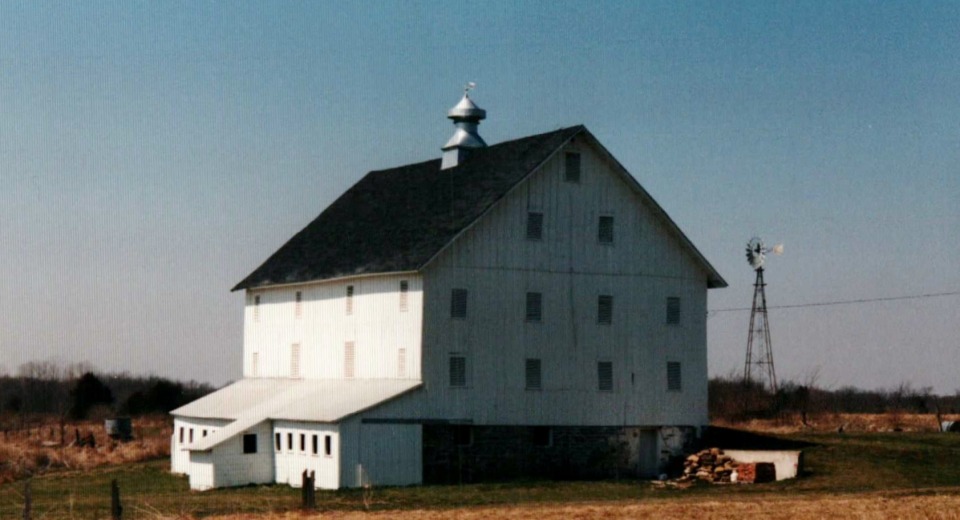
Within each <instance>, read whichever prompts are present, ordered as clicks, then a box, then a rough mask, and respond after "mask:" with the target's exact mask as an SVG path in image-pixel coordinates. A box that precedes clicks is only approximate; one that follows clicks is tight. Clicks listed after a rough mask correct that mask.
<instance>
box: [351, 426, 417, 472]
mask: <svg viewBox="0 0 960 520" xmlns="http://www.w3.org/2000/svg"><path fill="white" fill-rule="evenodd" d="M341 432H342V436H341V461H340V470H341V477H340V483H341V485H342V486H343V487H362V486H364V485H369V486H407V485H413V484H421V483H422V482H423V458H422V457H423V435H422V427H421V426H420V425H419V424H369V423H363V422H361V419H360V417H353V418H351V419H349V420H347V421H344V422H343V423H342V424H341Z"/></svg>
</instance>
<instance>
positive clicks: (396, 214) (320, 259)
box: [233, 126, 585, 291]
mask: <svg viewBox="0 0 960 520" xmlns="http://www.w3.org/2000/svg"><path fill="white" fill-rule="evenodd" d="M584 130H585V129H584V127H583V126H573V127H569V128H561V129H560V130H556V131H553V132H548V133H545V134H539V135H534V136H530V137H524V138H522V139H516V140H514V141H506V142H503V143H499V144H496V145H493V146H489V147H487V148H481V149H477V150H473V151H471V152H470V156H469V157H468V158H467V160H466V161H465V162H464V163H463V164H461V165H459V166H456V167H454V168H449V169H447V170H440V159H434V160H432V161H427V162H422V163H417V164H410V165H407V166H400V167H398V168H392V169H389V170H380V171H372V172H370V173H368V174H367V175H366V176H365V177H364V178H363V179H360V181H359V182H357V183H356V184H354V185H353V187H351V188H350V189H349V190H347V191H346V193H344V194H343V195H342V196H340V198H338V199H337V200H336V201H334V203H333V204H331V205H330V206H329V207H328V208H327V209H326V210H324V211H323V213H321V214H320V216H318V217H317V218H316V219H314V220H313V222H311V223H310V224H308V225H307V227H305V228H303V230H301V231H300V232H299V233H297V234H296V235H294V236H293V238H291V239H290V240H289V241H287V243H286V244H284V245H283V246H282V247H281V248H280V249H279V250H277V252H276V253H274V254H273V255H271V256H270V258H268V259H267V261H266V262H264V263H263V264H262V265H261V266H260V267H258V268H257V269H256V270H254V271H253V272H252V273H250V275H249V276H247V277H246V278H244V279H243V281H241V282H240V283H238V284H237V285H236V287H234V288H233V290H234V291H236V290H240V289H250V288H255V287H263V286H268V285H278V284H289V283H298V282H308V281H312V280H324V279H329V278H337V277H342V276H352V275H359V274H366V273H386V272H398V271H415V270H418V269H420V268H422V267H423V266H424V265H425V264H426V263H427V262H428V261H429V260H430V259H431V258H433V256H434V255H435V254H437V252H439V251H440V250H441V249H442V248H443V247H444V246H446V245H447V244H448V243H450V241H451V240H453V238H454V237H455V236H456V235H457V234H458V233H459V232H460V231H462V230H463V229H464V228H466V227H467V226H469V225H470V224H471V223H472V222H473V221H474V220H476V219H477V218H478V217H479V216H480V215H482V214H483V213H484V212H485V211H486V210H487V208H489V207H490V206H492V205H493V204H494V203H496V202H497V201H498V200H500V199H501V198H502V197H503V196H504V195H505V194H506V193H507V192H508V191H510V188H512V187H514V186H515V185H516V184H517V183H519V182H520V181H522V180H523V179H524V178H526V176H527V175H528V174H529V173H530V172H532V171H533V170H534V169H535V168H537V167H538V166H540V164H542V163H543V162H544V161H545V160H546V159H547V158H549V157H550V155H551V154H553V153H554V152H555V151H556V150H557V149H559V148H560V147H561V146H563V144H564V143H566V142H567V141H568V140H570V139H571V138H572V137H573V136H575V135H576V134H578V133H580V132H581V131H584Z"/></svg>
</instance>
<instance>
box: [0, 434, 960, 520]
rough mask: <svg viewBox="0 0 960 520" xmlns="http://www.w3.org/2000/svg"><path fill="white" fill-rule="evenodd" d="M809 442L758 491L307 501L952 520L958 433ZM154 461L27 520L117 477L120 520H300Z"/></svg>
mask: <svg viewBox="0 0 960 520" xmlns="http://www.w3.org/2000/svg"><path fill="white" fill-rule="evenodd" d="M785 437H787V438H791V439H796V440H803V441H808V442H813V443H816V444H817V446H815V447H812V448H808V449H807V450H805V456H806V463H807V468H806V472H805V474H804V475H803V477H802V478H800V479H797V480H793V481H783V482H778V483H772V484H762V485H725V486H708V485H702V486H694V487H692V488H689V489H684V490H679V489H669V488H668V489H662V488H658V487H656V486H653V485H651V484H650V483H647V482H636V481H619V482H618V481H604V482H542V481H536V482H512V483H500V484H472V485H463V486H423V487H411V488H378V489H373V490H372V491H370V492H368V493H364V492H362V491H353V490H348V491H338V492H318V494H317V501H318V504H319V509H320V513H319V514H320V515H321V516H323V517H324V518H328V517H333V518H341V517H343V518H352V517H355V516H358V515H361V516H372V517H375V518H449V517H455V518H478V519H479V518H496V517H506V516H509V517H514V518H537V519H544V518H636V517H644V516H653V515H658V516H660V517H668V518H686V517H690V516H693V515H695V516H697V517H707V518H733V517H738V518H743V515H744V514H755V515H758V516H764V517H767V518H788V517H789V518H823V517H857V518H890V517H900V518H960V435H956V434H940V433H918V432H905V433H874V432H857V433H848V434H844V435H839V434H836V433H806V434H799V433H794V434H788V435H785ZM168 465H169V462H168V461H167V460H166V459H161V460H153V461H148V462H141V463H130V464H123V465H115V466H102V467H98V468H94V469H89V470H83V471H71V470H65V471H57V472H54V473H51V474H47V475H44V476H41V477H36V478H34V479H33V480H32V482H31V489H32V495H33V512H34V515H33V517H34V518H49V519H60V518H84V519H86V518H106V517H109V503H110V496H109V489H110V481H111V480H112V479H114V478H115V479H117V481H118V482H119V485H120V489H121V495H122V501H123V504H124V518H224V519H226V518H233V519H239V518H254V517H256V518H262V517H267V518H275V519H279V518H303V517H310V516H315V515H304V514H301V513H299V512H297V507H298V505H299V497H300V491H299V490H297V489H291V488H289V487H287V486H250V487H244V488H237V489H227V490H215V491H207V492H203V493H197V492H191V491H189V490H188V486H187V481H186V479H185V478H184V477H178V476H173V475H171V474H169V473H168V471H167V470H168V467H169V466H168ZM23 489H24V482H23V481H18V482H14V483H9V484H5V485H3V486H0V518H20V517H22V508H23Z"/></svg>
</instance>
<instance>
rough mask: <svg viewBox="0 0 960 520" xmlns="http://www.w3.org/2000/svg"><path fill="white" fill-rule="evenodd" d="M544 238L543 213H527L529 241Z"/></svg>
mask: <svg viewBox="0 0 960 520" xmlns="http://www.w3.org/2000/svg"><path fill="white" fill-rule="evenodd" d="M542 238H543V213H527V240H541V239H542Z"/></svg>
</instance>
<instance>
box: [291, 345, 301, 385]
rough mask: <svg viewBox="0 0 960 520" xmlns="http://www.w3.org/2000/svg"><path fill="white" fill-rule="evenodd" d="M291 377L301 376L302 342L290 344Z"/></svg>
mask: <svg viewBox="0 0 960 520" xmlns="http://www.w3.org/2000/svg"><path fill="white" fill-rule="evenodd" d="M290 377H293V378H298V377H300V344H299V343H294V344H293V345H290Z"/></svg>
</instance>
